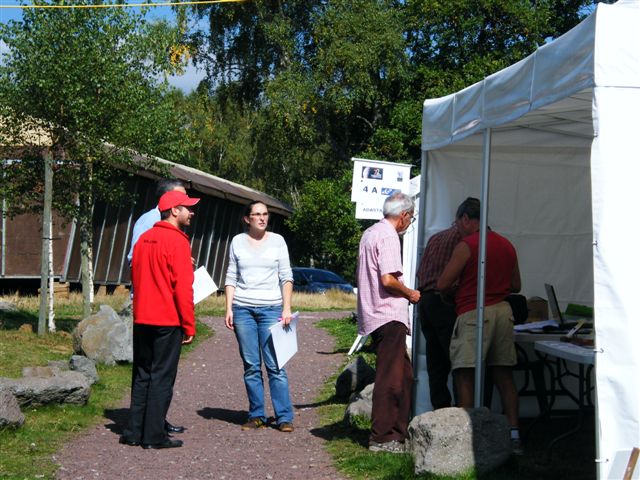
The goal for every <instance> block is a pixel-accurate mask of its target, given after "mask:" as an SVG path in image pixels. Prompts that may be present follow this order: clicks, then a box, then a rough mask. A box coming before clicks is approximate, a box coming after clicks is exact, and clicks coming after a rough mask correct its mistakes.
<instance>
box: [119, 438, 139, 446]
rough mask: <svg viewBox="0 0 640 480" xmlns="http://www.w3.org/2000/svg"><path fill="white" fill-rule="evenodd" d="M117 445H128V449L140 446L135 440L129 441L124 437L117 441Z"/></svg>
mask: <svg viewBox="0 0 640 480" xmlns="http://www.w3.org/2000/svg"><path fill="white" fill-rule="evenodd" d="M118 443H121V444H122V445H129V446H130V447H137V446H138V445H140V442H137V441H135V440H130V439H128V438H127V437H125V436H122V437H120V440H118Z"/></svg>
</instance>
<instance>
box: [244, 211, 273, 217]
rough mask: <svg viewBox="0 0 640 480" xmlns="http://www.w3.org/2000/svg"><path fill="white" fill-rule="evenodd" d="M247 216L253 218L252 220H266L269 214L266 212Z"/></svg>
mask: <svg viewBox="0 0 640 480" xmlns="http://www.w3.org/2000/svg"><path fill="white" fill-rule="evenodd" d="M249 216H250V217H254V218H257V217H263V218H267V217H268V216H269V213H268V212H266V213H250V214H249Z"/></svg>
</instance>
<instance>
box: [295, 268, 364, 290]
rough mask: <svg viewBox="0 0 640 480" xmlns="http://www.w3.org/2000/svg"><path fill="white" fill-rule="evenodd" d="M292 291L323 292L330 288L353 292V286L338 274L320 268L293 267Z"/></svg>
mask: <svg viewBox="0 0 640 480" xmlns="http://www.w3.org/2000/svg"><path fill="white" fill-rule="evenodd" d="M292 270H293V291H294V292H308V293H324V292H326V291H327V290H330V289H332V288H334V289H337V290H342V291H343V292H346V293H354V291H353V286H352V285H350V284H349V282H347V281H346V280H345V279H344V278H342V277H341V276H340V275H338V274H336V273H333V272H330V271H329V270H322V269H320V268H302V267H293V268H292Z"/></svg>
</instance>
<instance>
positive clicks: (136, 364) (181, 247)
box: [120, 190, 200, 448]
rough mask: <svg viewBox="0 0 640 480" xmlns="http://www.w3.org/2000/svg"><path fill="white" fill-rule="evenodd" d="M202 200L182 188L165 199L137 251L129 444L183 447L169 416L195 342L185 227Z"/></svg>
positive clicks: (125, 434) (126, 439)
mask: <svg viewBox="0 0 640 480" xmlns="http://www.w3.org/2000/svg"><path fill="white" fill-rule="evenodd" d="M199 201H200V199H198V198H190V197H189V196H187V194H186V193H184V192H181V191H178V190H172V191H169V192H167V193H165V194H164V195H162V197H160V200H159V201H158V210H159V211H160V218H161V220H160V221H159V222H156V223H155V224H154V225H153V227H152V228H150V229H149V230H147V231H146V232H145V233H143V234H142V235H141V236H140V239H139V240H138V241H137V242H136V245H135V247H134V254H133V263H132V265H131V270H132V280H133V286H134V288H135V292H136V294H135V295H134V297H133V318H134V324H133V379H132V382H131V406H130V409H129V425H128V427H127V429H126V430H125V431H124V432H123V434H122V436H121V437H120V443H123V444H125V445H131V446H135V445H142V447H143V448H175V447H181V446H182V441H180V440H174V439H172V438H170V437H169V436H168V435H167V431H166V429H165V417H166V414H167V411H168V410H169V405H170V403H171V398H172V393H173V384H174V381H175V378H176V373H177V371H178V360H179V358H180V345H181V344H182V345H185V344H189V343H191V342H192V341H193V337H194V336H195V334H196V330H195V315H194V307H193V267H192V264H191V246H190V244H189V237H187V235H186V234H185V233H184V232H183V231H182V229H183V228H184V227H186V226H188V225H189V224H190V223H191V218H192V217H193V210H192V208H191V207H193V206H194V205H195V204H197V203H198V202H199Z"/></svg>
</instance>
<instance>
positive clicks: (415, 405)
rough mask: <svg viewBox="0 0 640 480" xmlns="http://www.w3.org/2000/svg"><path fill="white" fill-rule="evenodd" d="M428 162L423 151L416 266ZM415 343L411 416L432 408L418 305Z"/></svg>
mask: <svg viewBox="0 0 640 480" xmlns="http://www.w3.org/2000/svg"><path fill="white" fill-rule="evenodd" d="M427 164H428V153H427V151H426V150H422V152H421V160H420V201H419V207H418V242H417V243H418V245H417V247H416V248H417V249H418V251H417V253H416V266H418V265H420V261H421V259H422V254H423V252H424V247H425V243H426V242H425V237H426V235H425V227H426V223H427V218H426V214H427ZM416 274H417V267H416ZM416 288H420V285H419V284H418V283H416ZM412 335H413V345H412V348H411V352H412V357H413V358H412V362H413V378H415V382H414V384H413V402H412V404H411V417H412V418H413V417H415V416H416V415H420V414H421V413H424V412H426V411H428V410H431V409H432V408H429V406H430V405H431V400H430V397H429V396H430V392H429V375H428V373H427V368H426V367H427V364H426V362H425V359H426V358H427V345H426V343H427V342H426V340H425V338H424V335H422V329H421V328H420V307H419V306H418V305H416V306H415V307H414V309H413V332H412Z"/></svg>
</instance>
